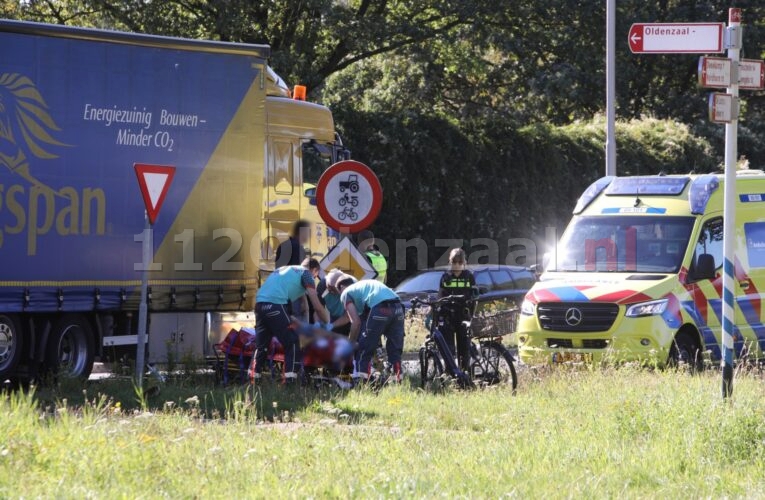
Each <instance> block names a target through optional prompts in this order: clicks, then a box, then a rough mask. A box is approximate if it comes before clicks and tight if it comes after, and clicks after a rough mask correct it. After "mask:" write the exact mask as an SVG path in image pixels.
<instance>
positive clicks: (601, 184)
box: [574, 175, 616, 214]
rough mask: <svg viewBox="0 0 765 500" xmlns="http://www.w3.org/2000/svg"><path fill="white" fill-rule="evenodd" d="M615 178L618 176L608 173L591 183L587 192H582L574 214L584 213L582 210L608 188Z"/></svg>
mask: <svg viewBox="0 0 765 500" xmlns="http://www.w3.org/2000/svg"><path fill="white" fill-rule="evenodd" d="M614 179H616V177H614V176H613V175H607V176H605V177H601V178H600V179H598V180H596V181H595V182H593V183H592V184H590V187H588V188H587V189H586V190H585V192H584V193H582V196H580V197H579V200H578V201H577V202H576V206H575V207H574V214H579V213H582V210H584V209H585V208H587V205H589V204H590V203H592V200H594V199H595V198H597V197H598V195H599V194H600V193H601V192H602V191H603V190H604V189H606V186H608V185H609V184H611V181H613V180H614Z"/></svg>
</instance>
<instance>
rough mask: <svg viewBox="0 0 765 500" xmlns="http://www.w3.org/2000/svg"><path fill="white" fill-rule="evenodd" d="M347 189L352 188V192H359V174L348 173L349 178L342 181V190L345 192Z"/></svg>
mask: <svg viewBox="0 0 765 500" xmlns="http://www.w3.org/2000/svg"><path fill="white" fill-rule="evenodd" d="M346 189H350V190H351V193H357V192H358V191H359V176H358V175H356V174H350V175H348V179H347V180H344V181H340V192H341V193H344V192H345V190H346Z"/></svg>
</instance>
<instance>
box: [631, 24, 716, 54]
mask: <svg viewBox="0 0 765 500" xmlns="http://www.w3.org/2000/svg"><path fill="white" fill-rule="evenodd" d="M724 30H725V23H674V24H670V23H636V24H633V25H632V27H631V28H630V31H629V34H628V35H627V43H628V44H629V46H630V50H631V51H632V53H633V54H709V53H719V52H722V51H723V50H724V47H723V31H724Z"/></svg>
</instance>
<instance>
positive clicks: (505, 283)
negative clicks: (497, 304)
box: [489, 269, 515, 290]
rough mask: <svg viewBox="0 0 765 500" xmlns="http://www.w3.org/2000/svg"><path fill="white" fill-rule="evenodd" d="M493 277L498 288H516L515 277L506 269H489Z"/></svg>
mask: <svg viewBox="0 0 765 500" xmlns="http://www.w3.org/2000/svg"><path fill="white" fill-rule="evenodd" d="M489 274H490V275H491V279H492V280H494V285H495V289H496V290H512V289H514V288H515V284H514V283H513V278H512V277H510V273H508V272H507V271H505V270H504V269H498V270H496V271H489Z"/></svg>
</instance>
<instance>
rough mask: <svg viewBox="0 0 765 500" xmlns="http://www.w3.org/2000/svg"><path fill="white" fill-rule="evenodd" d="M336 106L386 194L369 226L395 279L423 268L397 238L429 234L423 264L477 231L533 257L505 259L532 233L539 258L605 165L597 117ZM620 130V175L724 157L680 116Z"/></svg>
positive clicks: (703, 164)
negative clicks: (527, 117) (458, 120)
mask: <svg viewBox="0 0 765 500" xmlns="http://www.w3.org/2000/svg"><path fill="white" fill-rule="evenodd" d="M335 113H336V116H337V118H338V122H339V124H340V126H341V127H342V128H341V133H342V134H343V135H344V139H345V140H346V142H347V143H349V144H353V145H354V157H356V158H358V159H360V160H361V161H365V162H367V163H368V164H370V166H371V167H372V168H373V169H374V170H375V171H376V172H378V174H379V176H380V180H381V183H382V185H383V190H384V192H385V197H384V202H383V212H382V215H381V216H380V218H379V219H378V221H377V223H376V225H375V228H374V231H375V234H376V236H377V237H378V238H380V239H382V240H383V241H384V242H386V243H387V246H388V247H389V250H390V253H391V262H392V266H391V268H392V270H389V275H392V276H393V279H392V281H393V282H394V283H395V281H396V279H397V278H398V279H400V278H401V277H403V275H404V274H406V272H407V271H409V272H411V271H413V270H414V269H417V268H418V267H422V262H421V261H418V256H419V254H418V253H417V252H415V251H414V249H413V248H410V249H409V250H408V251H407V252H406V253H404V252H403V248H398V247H397V246H396V244H395V241H396V239H402V238H403V239H412V238H415V237H417V238H422V239H423V240H424V241H425V242H426V243H427V245H428V254H427V262H426V264H427V265H433V263H434V262H435V261H436V260H437V259H438V258H440V257H441V256H442V254H443V253H444V252H445V251H447V248H446V247H444V246H437V245H436V243H437V240H438V239H451V240H452V241H453V240H454V239H456V240H457V241H463V240H464V242H463V244H464V245H465V247H466V249H467V250H470V247H471V240H473V239H477V238H489V239H492V240H494V241H496V242H498V249H499V256H500V260H501V261H502V262H503V263H509V264H525V265H531V264H533V263H534V262H533V260H535V259H536V257H537V256H536V255H532V256H530V258H531V259H530V260H526V261H523V260H520V261H516V260H513V259H512V257H511V260H510V261H508V260H507V259H506V256H508V255H509V252H508V250H509V249H508V240H509V239H511V238H513V239H517V238H524V239H528V240H533V241H535V242H536V249H537V252H538V255H539V257H540V258H541V252H542V251H543V249H542V248H541V246H542V244H543V240H544V235H545V229H546V228H547V227H550V226H551V227H554V228H557V229H558V230H560V229H562V227H563V226H564V225H565V224H566V223H567V222H568V219H569V218H570V216H571V209H572V208H573V206H574V205H575V204H576V200H577V198H578V197H579V195H580V194H581V193H582V191H584V189H585V188H586V187H587V186H588V185H589V184H590V183H591V182H593V181H594V180H596V179H597V178H599V177H600V176H602V172H603V165H604V143H605V133H604V123H603V119H602V118H601V117H597V118H595V119H594V120H590V121H584V122H577V123H574V124H572V125H567V126H563V127H556V126H552V125H549V124H543V123H539V124H534V125H527V126H525V127H517V126H516V125H514V122H513V121H512V120H511V119H509V118H506V119H504V120H500V119H497V118H496V117H495V118H494V119H485V120H473V121H471V122H469V123H463V124H462V126H461V127H460V126H457V125H455V124H452V123H449V122H448V121H446V120H444V119H439V118H434V117H432V116H428V115H420V114H413V115H411V116H405V117H399V116H397V115H391V114H388V113H358V112H356V111H355V110H352V109H348V108H346V107H344V106H339V107H336V108H335ZM617 134H618V135H617V140H618V142H619V144H620V146H621V149H620V151H619V159H618V161H619V164H620V171H621V173H623V174H625V175H626V174H638V173H640V174H657V173H660V172H661V171H664V172H666V173H688V172H690V171H691V170H694V169H695V170H696V171H697V172H710V171H715V170H716V169H717V168H718V166H719V164H720V163H719V162H720V158H719V157H717V156H716V155H714V154H713V151H712V148H711V146H710V145H709V143H708V142H707V141H706V140H704V139H701V138H698V137H695V136H693V135H692V134H691V133H690V131H689V127H687V126H685V125H680V124H678V123H676V122H672V121H667V120H656V119H645V120H633V121H630V122H622V123H619V126H618V127H617ZM476 243H480V242H476ZM399 245H401V244H399ZM477 247H478V250H479V251H480V249H481V245H480V244H479V245H477ZM474 250H475V248H474Z"/></svg>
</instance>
